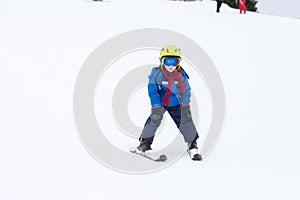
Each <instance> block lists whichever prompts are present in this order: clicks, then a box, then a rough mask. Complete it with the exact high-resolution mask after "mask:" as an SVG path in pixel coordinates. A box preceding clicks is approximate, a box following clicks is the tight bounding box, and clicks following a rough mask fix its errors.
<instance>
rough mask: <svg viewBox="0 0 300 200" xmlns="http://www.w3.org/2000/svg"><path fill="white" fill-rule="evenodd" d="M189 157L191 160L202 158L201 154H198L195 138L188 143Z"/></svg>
mask: <svg viewBox="0 0 300 200" xmlns="http://www.w3.org/2000/svg"><path fill="white" fill-rule="evenodd" d="M187 151H188V153H189V155H190V157H191V159H192V160H197V161H201V160H202V156H201V155H200V153H199V152H198V147H197V142H196V140H193V141H192V142H189V143H188V149H187Z"/></svg>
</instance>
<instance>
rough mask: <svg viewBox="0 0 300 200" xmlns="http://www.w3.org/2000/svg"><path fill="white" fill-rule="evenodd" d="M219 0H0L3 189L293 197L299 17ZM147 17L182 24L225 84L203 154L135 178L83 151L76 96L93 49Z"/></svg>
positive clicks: (11, 193) (102, 195) (28, 193)
mask: <svg viewBox="0 0 300 200" xmlns="http://www.w3.org/2000/svg"><path fill="white" fill-rule="evenodd" d="M215 9H216V5H215V2H214V1H213V2H211V1H203V2H199V1H197V2H169V1H142V0H141V1H132V0H131V1H128V0H126V1H125V0H122V1H121V0H117V1H111V2H89V1H79V0H77V1H71V0H61V1H58V0H56V1H38V0H27V1H18V0H17V1H10V2H9V1H5V0H1V1H0V16H1V17H0V69H1V73H0V91H1V96H0V99H1V101H0V102H1V104H0V120H1V125H0V134H1V135H0V158H1V162H0V199H1V200H2V199H3V200H4V199H5V200H19V199H22V200H40V199H44V200H48V199H49V200H50V199H51V200H53V199H72V200H79V199H88V200H96V199H97V200H99V199H109V200H112V199H126V200H127V199H141V198H142V199H143V200H168V199H172V200H183V199H184V200H185V199H194V198H195V199H205V200H210V199H214V200H217V199H230V200H240V199H243V200H248V199H249V200H253V199H261V200H264V199H272V200H275V199H289V200H293V199H295V200H296V199H299V198H300V192H299V190H298V187H299V185H300V172H299V168H300V157H299V155H298V154H299V153H298V152H299V151H300V149H299V148H300V147H299V145H298V143H299V140H300V135H299V133H300V128H299V121H300V115H299V113H300V104H299V102H300V93H299V89H300V86H299V85H300V79H299V74H300V69H299V66H300V59H299V52H300V39H299V35H300V21H299V20H296V19H292V18H282V17H275V16H268V15H262V14H257V13H251V12H248V13H247V14H246V15H240V14H239V12H238V10H234V9H230V8H229V7H228V6H226V5H223V6H222V8H221V13H220V14H217V13H215ZM149 27H151V28H163V29H169V30H173V31H176V32H179V33H181V34H184V35H186V36H188V37H189V38H191V39H193V40H194V41H195V42H197V43H198V44H199V45H200V46H201V47H202V48H203V49H204V50H205V51H206V52H207V54H208V55H209V56H210V58H211V59H212V60H213V62H214V63H215V65H216V67H217V69H218V71H219V74H220V76H221V78H222V81H223V84H224V87H225V93H226V104H227V105H226V106H227V108H226V122H225V126H224V130H223V133H222V137H221V139H220V141H219V142H218V144H217V145H216V148H215V149H214V150H213V152H212V154H210V155H209V157H207V158H206V159H205V160H204V161H203V162H201V163H195V162H192V161H190V160H189V158H188V156H187V155H186V156H184V157H182V158H181V159H180V160H179V161H178V162H176V163H175V164H173V165H172V166H170V167H168V168H166V169H164V170H162V171H159V172H156V173H153V174H148V175H138V176H137V175H136V176H134V175H128V174H122V173H119V172H116V171H113V170H111V169H109V168H107V167H105V166H103V165H101V164H100V163H98V162H97V161H96V160H95V159H94V158H93V157H92V156H90V154H89V153H88V152H87V151H86V150H85V148H84V147H83V145H82V144H81V142H80V139H79V137H78V134H77V133H76V128H75V124H74V120H73V107H72V106H73V102H72V101H73V99H72V98H73V90H74V84H75V80H76V77H77V74H78V72H79V70H80V68H81V66H82V64H83V62H84V61H85V59H86V58H87V57H88V55H89V54H90V53H91V52H92V51H93V50H94V49H95V48H96V47H98V46H99V45H100V44H102V43H103V42H104V41H106V40H107V39H109V38H111V37H113V36H115V35H118V34H120V33H123V32H126V31H130V30H134V29H138V28H149ZM156 61H157V60H155V61H153V62H156ZM142 96H145V93H143V91H140V93H138V94H137V97H136V99H137V100H140V99H142ZM204 96H205V95H204ZM147 102H148V100H147ZM147 106H148V105H147ZM130 108H131V110H132V111H131V112H137V111H139V110H135V109H133V108H132V106H131V107H130ZM129 110H130V109H129ZM141 110H142V111H143V112H142V113H137V115H139V116H140V117H141V118H144V119H145V118H146V117H147V115H148V113H145V110H147V108H142V109H141ZM205 112H207V113H208V115H209V110H206V111H205ZM131 115H132V114H131ZM133 120H136V123H137V124H140V123H142V120H141V121H140V122H139V120H140V118H139V119H134V117H133ZM112 126H114V124H112ZM173 128H174V127H173ZM202 129H204V130H205V128H203V127H202ZM161 134H163V132H162V133H161ZM203 134H205V133H203ZM123 137H124V136H123ZM119 142H120V141H117V143H119ZM131 143H134V144H135V141H134V140H132V142H131ZM123 145H124V144H123ZM158 146H159V145H158ZM157 148H159V147H157ZM122 149H123V147H122Z"/></svg>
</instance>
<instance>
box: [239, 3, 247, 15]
mask: <svg viewBox="0 0 300 200" xmlns="http://www.w3.org/2000/svg"><path fill="white" fill-rule="evenodd" d="M245 1H246V0H240V14H242V12H244V14H245V13H246V10H247V7H246V3H245Z"/></svg>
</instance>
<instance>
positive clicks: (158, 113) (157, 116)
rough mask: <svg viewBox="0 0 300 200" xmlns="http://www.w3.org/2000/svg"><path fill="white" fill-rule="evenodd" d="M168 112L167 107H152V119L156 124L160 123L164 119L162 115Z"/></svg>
mask: <svg viewBox="0 0 300 200" xmlns="http://www.w3.org/2000/svg"><path fill="white" fill-rule="evenodd" d="M165 112H166V109H165V108H164V107H162V106H155V107H152V112H151V116H150V118H151V121H152V122H153V123H154V124H157V125H159V124H160V122H161V120H162V117H163V114H164V113H165Z"/></svg>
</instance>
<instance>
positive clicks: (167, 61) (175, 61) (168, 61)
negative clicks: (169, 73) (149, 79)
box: [162, 57, 180, 66]
mask: <svg viewBox="0 0 300 200" xmlns="http://www.w3.org/2000/svg"><path fill="white" fill-rule="evenodd" d="M162 63H163V64H164V65H166V66H171V65H172V66H178V65H179V63H180V58H178V57H164V58H163V60H162Z"/></svg>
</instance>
